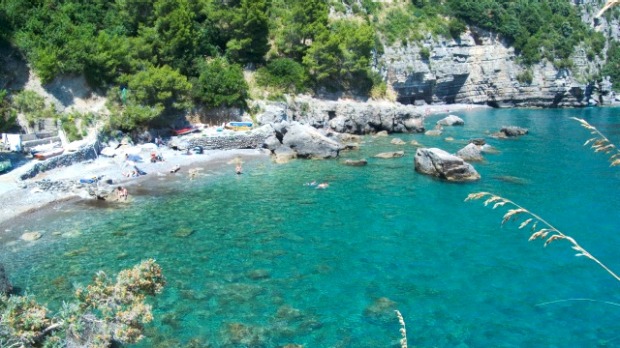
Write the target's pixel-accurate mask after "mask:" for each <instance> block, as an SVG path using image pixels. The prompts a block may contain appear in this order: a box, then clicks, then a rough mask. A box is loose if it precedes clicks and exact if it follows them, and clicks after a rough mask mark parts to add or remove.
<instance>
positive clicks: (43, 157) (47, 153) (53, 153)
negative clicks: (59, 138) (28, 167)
mask: <svg viewBox="0 0 620 348" xmlns="http://www.w3.org/2000/svg"><path fill="white" fill-rule="evenodd" d="M63 152H65V149H63V148H62V147H59V148H57V149H52V150H50V151H45V152H39V153H35V154H34V155H33V156H34V158H36V159H38V160H41V161H42V160H46V159H48V158H52V157H54V156H58V155H60V154H61V153H63Z"/></svg>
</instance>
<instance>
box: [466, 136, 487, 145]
mask: <svg viewBox="0 0 620 348" xmlns="http://www.w3.org/2000/svg"><path fill="white" fill-rule="evenodd" d="M469 143H470V144H474V145H478V146H483V145H485V144H486V143H487V141H486V140H484V138H474V139H470V140H469Z"/></svg>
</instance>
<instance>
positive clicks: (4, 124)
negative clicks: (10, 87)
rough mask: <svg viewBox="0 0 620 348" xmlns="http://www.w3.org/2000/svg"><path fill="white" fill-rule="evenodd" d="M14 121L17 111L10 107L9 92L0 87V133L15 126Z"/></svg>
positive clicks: (15, 120)
mask: <svg viewBox="0 0 620 348" xmlns="http://www.w3.org/2000/svg"><path fill="white" fill-rule="evenodd" d="M16 122H17V111H16V110H15V109H13V108H12V107H11V100H10V97H9V93H8V91H7V90H5V89H0V133H2V132H6V131H8V130H9V129H11V128H13V127H15V125H16Z"/></svg>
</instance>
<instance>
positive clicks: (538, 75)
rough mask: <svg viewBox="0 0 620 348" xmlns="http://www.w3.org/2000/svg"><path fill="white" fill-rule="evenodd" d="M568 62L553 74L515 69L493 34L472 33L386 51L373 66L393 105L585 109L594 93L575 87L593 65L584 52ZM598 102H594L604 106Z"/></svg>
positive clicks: (545, 69)
mask: <svg viewBox="0 0 620 348" xmlns="http://www.w3.org/2000/svg"><path fill="white" fill-rule="evenodd" d="M423 51H424V53H422V52H423ZM427 52H430V55H427ZM572 61H573V63H574V67H573V68H572V69H571V70H569V69H557V68H555V67H554V66H553V65H552V64H551V63H548V62H546V61H545V62H541V63H539V64H537V65H534V66H532V67H531V69H529V70H527V69H526V68H525V67H523V66H521V65H519V64H518V59H517V55H516V54H515V51H514V48H513V47H511V46H510V44H509V43H508V42H506V41H504V40H502V39H501V37H499V36H498V35H496V34H493V33H489V32H487V31H484V30H480V29H472V30H471V31H468V32H466V33H464V34H462V35H461V37H460V38H458V39H456V40H454V39H446V38H437V39H433V38H431V37H430V35H429V38H428V39H427V40H425V41H424V42H422V44H420V45H406V46H403V45H401V44H400V43H397V44H395V45H393V46H387V47H385V53H384V54H383V55H382V56H381V57H380V58H379V62H378V66H381V67H384V68H383V69H382V72H383V73H384V74H385V76H386V78H387V81H388V82H389V83H390V84H391V85H392V86H393V88H394V90H395V91H396V92H397V93H398V100H399V101H400V102H401V103H406V104H420V105H421V104H433V103H435V104H437V103H439V104H451V103H474V104H488V105H491V106H496V107H524V106H538V107H560V106H585V105H588V102H589V100H590V99H591V98H592V97H593V92H594V91H595V88H593V87H594V86H592V85H590V84H587V83H584V82H580V81H582V80H586V79H584V78H583V77H585V76H591V74H589V73H588V71H598V67H597V63H596V62H594V61H590V60H588V59H587V57H586V51H585V50H584V49H580V48H579V47H578V48H576V51H575V53H574V56H573V57H572ZM526 71H527V73H526ZM527 74H531V82H530V81H529V78H524V76H526V75H527ZM580 77H581V78H580ZM596 87H597V88H596V89H597V90H598V91H597V93H599V94H600V96H602V95H605V94H608V93H609V92H611V90H610V86H608V85H607V86H603V85H600V86H596ZM605 89H609V90H605ZM600 96H596V97H595V98H594V99H600V100H602V101H603V102H605V100H604V99H605V98H603V97H600ZM608 99H609V98H608Z"/></svg>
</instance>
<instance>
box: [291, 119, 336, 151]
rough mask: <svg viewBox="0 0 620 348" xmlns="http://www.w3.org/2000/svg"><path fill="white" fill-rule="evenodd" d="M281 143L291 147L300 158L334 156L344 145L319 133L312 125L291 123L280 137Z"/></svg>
mask: <svg viewBox="0 0 620 348" xmlns="http://www.w3.org/2000/svg"><path fill="white" fill-rule="evenodd" d="M282 144H283V145H285V146H288V147H290V148H291V149H293V150H294V151H295V152H296V153H297V156H298V157H302V158H334V157H338V153H339V152H340V150H342V149H343V148H344V147H343V146H342V144H340V143H339V142H337V141H335V140H333V139H330V138H328V137H326V136H324V135H323V134H321V133H320V132H319V131H318V130H316V129H315V128H314V127H311V126H308V125H304V124H300V123H292V124H291V125H290V126H289V127H288V129H287V130H286V134H284V137H283V138H282Z"/></svg>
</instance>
